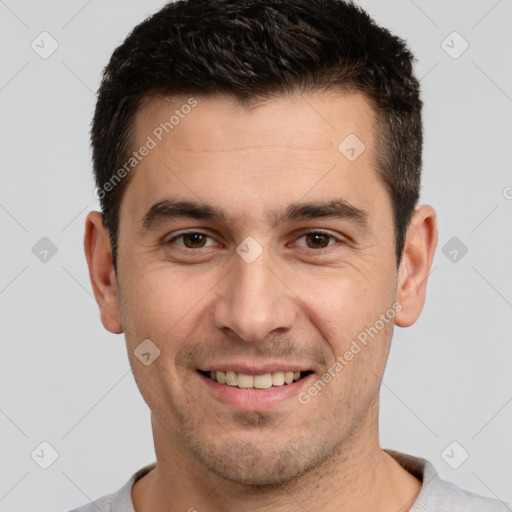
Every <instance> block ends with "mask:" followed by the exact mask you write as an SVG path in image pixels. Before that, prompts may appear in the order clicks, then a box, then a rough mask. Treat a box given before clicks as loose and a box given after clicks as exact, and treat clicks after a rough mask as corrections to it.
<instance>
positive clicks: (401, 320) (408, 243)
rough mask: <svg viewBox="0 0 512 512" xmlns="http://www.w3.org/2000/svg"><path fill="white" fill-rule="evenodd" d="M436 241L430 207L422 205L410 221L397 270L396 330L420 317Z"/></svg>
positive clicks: (432, 211) (433, 216)
mask: <svg viewBox="0 0 512 512" xmlns="http://www.w3.org/2000/svg"><path fill="white" fill-rule="evenodd" d="M437 239H438V231H437V219H436V212H435V210H434V209H433V208H432V207H431V206H428V205H423V206H421V207H420V208H418V209H417V210H416V211H415V212H414V214H413V217H412V219H411V223H410V225H409V229H408V230H407V236H406V240H405V245H404V251H403V256H402V262H401V263H400V268H399V270H398V285H397V286H398V290H397V301H398V302H399V303H400V304H401V306H402V308H401V310H400V312H399V313H397V315H396V316H395V323H396V325H398V326H399V327H409V326H410V325H412V324H413V323H414V322H416V320H417V319H418V318H419V316H420V314H421V311H422V309H423V305H424V303H425V296H426V292H427V281H428V275H429V272H430V268H431V266H432V260H433V259H434V254H435V250H436V247H437Z"/></svg>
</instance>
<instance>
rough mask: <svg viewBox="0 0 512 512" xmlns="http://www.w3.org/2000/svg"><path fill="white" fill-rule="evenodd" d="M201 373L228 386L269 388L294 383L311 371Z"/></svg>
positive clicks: (219, 371)
mask: <svg viewBox="0 0 512 512" xmlns="http://www.w3.org/2000/svg"><path fill="white" fill-rule="evenodd" d="M199 373H200V374H202V375H204V376H205V377H209V378H210V379H211V380H213V381H215V382H218V383H219V384H224V385H226V386H231V387H238V388H241V389H269V388H272V387H279V386H283V385H285V384H292V383H293V382H295V381H298V380H300V379H301V378H303V377H306V376H307V375H309V374H310V373H312V372H311V371H305V372H300V371H296V372H284V371H282V372H273V373H264V374H260V375H250V374H247V373H241V372H240V373H237V372H235V371H221V370H212V371H203V370H199Z"/></svg>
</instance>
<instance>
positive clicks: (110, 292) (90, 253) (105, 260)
mask: <svg viewBox="0 0 512 512" xmlns="http://www.w3.org/2000/svg"><path fill="white" fill-rule="evenodd" d="M84 251H85V257H86V259H87V266H88V267H89V278H90V280H91V285H92V289H93V292H94V296H95V297H96V302H97V303H98V306H99V308H100V317H101V323H102V324H103V326H104V327H105V329H107V331H110V332H111V333H114V334H120V333H122V332H123V327H122V323H121V315H120V311H119V301H118V291H117V281H116V276H115V273H114V267H113V264H112V251H111V248H110V240H109V237H108V232H107V230H106V228H105V226H104V224H103V216H102V215H101V213H100V212H96V211H92V212H89V214H88V215H87V219H86V221H85V235H84Z"/></svg>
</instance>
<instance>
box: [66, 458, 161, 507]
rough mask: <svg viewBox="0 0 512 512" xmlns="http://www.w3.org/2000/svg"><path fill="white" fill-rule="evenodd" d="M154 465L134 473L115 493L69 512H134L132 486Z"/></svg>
mask: <svg viewBox="0 0 512 512" xmlns="http://www.w3.org/2000/svg"><path fill="white" fill-rule="evenodd" d="M155 466H156V463H155V462H153V463H152V464H148V465H147V466H144V467H143V468H142V469H139V470H138V471H137V472H135V473H134V474H133V475H132V476H131V477H130V479H129V480H128V481H127V482H126V483H125V484H124V485H123V487H121V489H119V490H118V491H117V492H114V493H112V494H107V495H106V496H103V497H101V498H99V499H97V500H95V501H91V502H90V503H87V504H86V505H83V506H81V507H79V508H76V509H74V510H71V511H70V512H134V510H133V502H132V496H131V491H132V487H133V484H134V483H135V482H136V481H137V480H139V479H140V478H142V477H143V476H144V475H146V474H147V473H149V472H150V471H151V470H152V469H154V468H155Z"/></svg>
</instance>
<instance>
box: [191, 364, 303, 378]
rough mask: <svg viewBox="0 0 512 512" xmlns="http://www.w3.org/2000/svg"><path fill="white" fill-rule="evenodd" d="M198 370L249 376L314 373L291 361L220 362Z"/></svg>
mask: <svg viewBox="0 0 512 512" xmlns="http://www.w3.org/2000/svg"><path fill="white" fill-rule="evenodd" d="M198 370H201V371H205V372H211V371H214V370H218V371H224V372H227V371H233V372H236V373H245V374H247V375H263V374H265V373H275V372H306V371H312V368H311V367H310V366H307V365H304V364H300V363H297V364H293V363H290V362H289V361H288V362H286V363H284V362H283V363H256V362H254V363H247V362H245V363H242V362H231V363H228V362H219V363H208V364H207V365H205V366H201V367H200V368H198Z"/></svg>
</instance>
